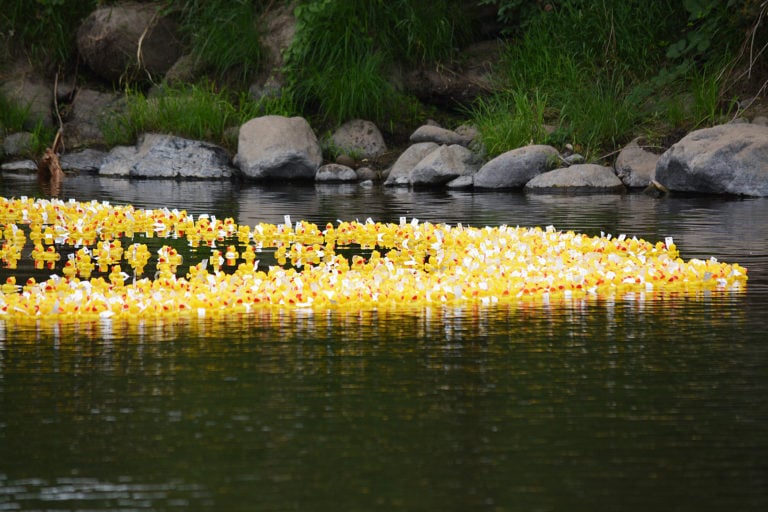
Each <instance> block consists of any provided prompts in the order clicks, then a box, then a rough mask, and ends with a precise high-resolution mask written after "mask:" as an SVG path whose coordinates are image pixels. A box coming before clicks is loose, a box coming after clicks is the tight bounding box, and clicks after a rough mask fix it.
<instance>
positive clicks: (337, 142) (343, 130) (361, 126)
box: [331, 119, 387, 158]
mask: <svg viewBox="0 0 768 512" xmlns="http://www.w3.org/2000/svg"><path fill="white" fill-rule="evenodd" d="M331 142H332V143H333V145H334V147H335V148H337V149H339V150H341V151H343V152H345V153H347V154H350V155H355V156H356V157H357V158H373V157H376V156H379V155H381V154H383V153H384V152H386V151H387V145H386V144H385V142H384V137H383V136H382V135H381V132H380V131H379V129H378V127H376V125H375V124H374V123H372V122H371V121H365V120H363V119H353V120H352V121H348V122H346V123H344V124H343V125H341V126H340V127H339V128H338V129H337V130H336V131H335V132H334V133H333V135H332V136H331Z"/></svg>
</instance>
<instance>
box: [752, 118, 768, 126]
mask: <svg viewBox="0 0 768 512" xmlns="http://www.w3.org/2000/svg"><path fill="white" fill-rule="evenodd" d="M752 124H757V125H760V126H768V117H766V116H755V117H754V119H752Z"/></svg>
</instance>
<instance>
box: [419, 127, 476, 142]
mask: <svg viewBox="0 0 768 512" xmlns="http://www.w3.org/2000/svg"><path fill="white" fill-rule="evenodd" d="M471 140H472V139H468V138H466V137H462V136H461V135H459V134H458V133H456V132H455V131H453V130H448V129H447V128H441V127H439V126H434V125H429V124H425V125H423V126H420V127H418V128H417V129H416V131H415V132H413V133H412V134H411V137H410V141H411V142H435V143H437V144H448V145H450V144H460V145H462V146H467V145H468V144H469V143H470V142H471Z"/></svg>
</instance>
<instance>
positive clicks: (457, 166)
mask: <svg viewBox="0 0 768 512" xmlns="http://www.w3.org/2000/svg"><path fill="white" fill-rule="evenodd" d="M478 167H479V164H478V162H477V161H476V160H475V155H474V154H473V153H472V151H470V150H468V149H467V148H465V147H464V146H460V145H458V144H452V145H450V146H445V145H443V146H440V147H438V148H437V149H436V150H434V151H432V152H430V153H429V154H428V155H427V156H425V157H424V158H422V159H421V160H420V161H419V163H417V164H416V165H415V166H414V167H413V169H411V173H410V181H411V185H413V186H415V187H417V186H433V185H443V184H445V183H448V182H449V181H451V180H453V179H455V178H458V177H459V176H466V175H472V174H474V173H475V172H476V171H477V169H478Z"/></svg>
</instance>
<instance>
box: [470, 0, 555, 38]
mask: <svg viewBox="0 0 768 512" xmlns="http://www.w3.org/2000/svg"><path fill="white" fill-rule="evenodd" d="M540 4H541V2H532V1H531V0H477V5H495V6H497V7H496V17H497V18H498V20H499V21H500V22H502V23H503V24H504V25H505V28H504V29H503V30H502V32H503V33H505V34H507V35H510V34H513V33H515V32H519V31H520V30H522V29H525V28H526V27H527V26H528V24H529V23H530V22H531V20H532V19H533V18H534V17H535V16H536V14H538V12H539V10H540V9H541V6H540ZM546 6H548V9H551V8H552V7H553V2H548V3H547V4H545V8H547V7H546Z"/></svg>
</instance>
